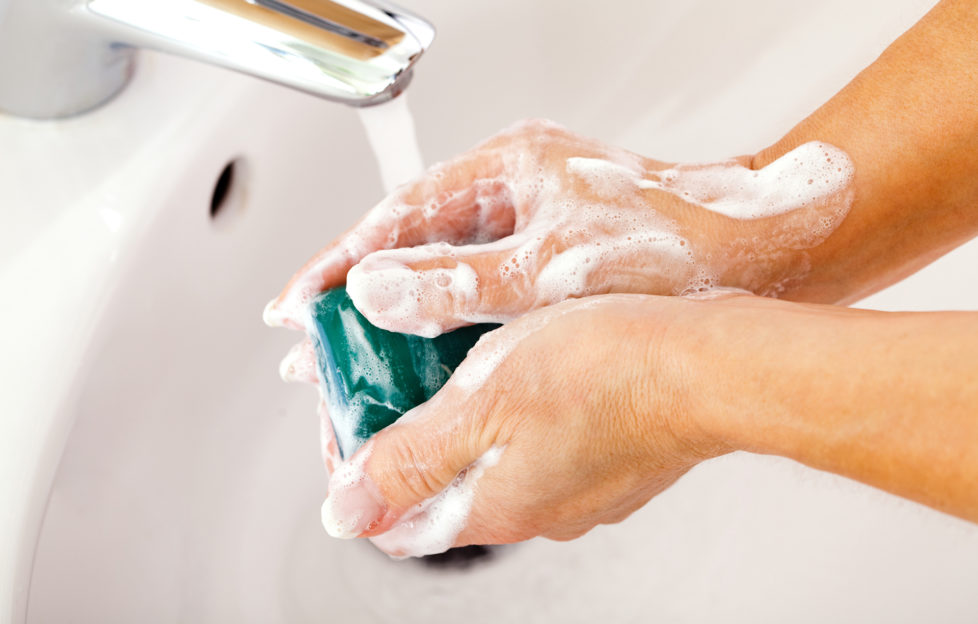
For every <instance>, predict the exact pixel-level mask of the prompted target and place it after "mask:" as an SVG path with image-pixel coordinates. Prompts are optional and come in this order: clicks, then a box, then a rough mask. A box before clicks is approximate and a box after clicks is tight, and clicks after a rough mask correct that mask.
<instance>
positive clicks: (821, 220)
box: [265, 121, 852, 336]
mask: <svg viewBox="0 0 978 624" xmlns="http://www.w3.org/2000/svg"><path fill="white" fill-rule="evenodd" d="M750 161H751V159H750V158H749V157H744V158H740V159H735V160H730V161H727V162H723V163H719V164H714V165H693V166H687V165H682V166H671V165H668V164H666V163H662V162H658V161H654V160H650V159H647V158H643V157H641V156H638V155H636V154H633V153H630V152H627V151H625V150H621V149H617V148H613V147H609V146H607V145H604V144H602V143H600V142H598V141H595V140H591V139H586V138H584V137H581V136H579V135H576V134H574V133H572V132H570V131H568V130H566V129H564V128H561V127H559V126H557V125H556V124H552V123H550V122H544V121H528V122H523V123H521V124H517V125H516V126H514V127H513V128H511V129H509V130H506V131H504V132H502V133H500V134H498V135H496V136H495V137H492V138H491V139H489V140H488V141H486V142H485V143H483V144H481V145H479V146H477V147H476V148H474V149H473V150H471V151H469V152H467V153H465V154H462V155H461V156H459V157H458V158H456V159H454V160H452V161H450V162H448V163H444V164H440V165H436V166H435V167H432V168H431V169H430V170H429V171H428V172H427V173H426V174H425V175H424V176H422V177H421V178H420V179H418V180H416V181H415V182H413V183H410V184H407V185H405V186H403V187H401V188H399V189H398V190H397V191H395V192H394V193H393V194H392V195H391V196H389V197H388V198H386V199H385V200H384V201H382V202H381V203H380V204H379V205H378V206H377V207H375V208H374V209H373V210H371V211H370V212H369V213H368V214H367V215H366V216H365V217H364V219H363V220H362V221H360V222H359V223H358V224H357V225H356V226H354V227H353V228H352V229H351V230H350V231H349V232H347V233H346V234H344V235H343V236H341V237H340V238H339V239H338V240H336V241H334V242H333V243H332V244H331V245H329V246H328V247H326V248H325V249H323V250H322V251H320V252H319V253H318V254H317V255H316V256H315V257H314V258H313V259H312V260H310V261H309V263H307V264H306V266H305V267H303V268H302V269H301V270H300V271H299V272H298V273H297V274H296V275H295V276H294V277H293V278H292V280H291V281H290V282H289V284H288V286H287V287H286V289H285V290H284V291H283V292H282V294H281V295H280V296H279V297H278V298H277V299H276V300H275V301H273V302H272V303H270V304H269V306H268V308H267V309H266V314H265V318H266V322H268V323H269V324H271V325H284V326H289V327H293V328H296V329H303V328H304V313H305V312H304V310H305V307H306V305H307V303H308V302H309V300H310V299H311V298H312V297H314V296H315V295H316V294H317V293H319V292H322V291H323V290H326V289H328V288H331V287H334V286H338V285H341V284H343V283H344V282H346V284H347V289H348V292H349V293H350V296H351V298H352V299H353V301H354V303H355V304H356V306H357V308H358V309H359V310H360V311H361V312H362V313H363V314H364V315H365V316H366V317H367V318H368V319H369V320H370V321H371V322H372V323H374V324H375V325H377V326H379V327H382V328H384V329H389V330H392V331H399V332H405V333H414V334H419V335H424V336H434V335H437V334H439V333H442V332H444V331H447V330H450V329H453V328H455V327H459V326H462V325H467V324H471V323H476V322H506V321H509V320H511V319H513V318H516V317H518V316H519V315H521V314H523V313H525V312H527V311H529V310H533V309H536V308H539V307H543V306H546V305H551V304H554V303H557V302H559V301H562V300H564V299H567V298H571V297H584V296H590V295H596V294H604V293H613V292H633V293H648V294H681V293H686V292H695V291H697V290H704V289H707V288H710V287H715V286H730V287H739V288H745V289H748V290H751V291H753V292H758V293H761V294H777V293H778V292H780V291H781V290H782V289H783V288H785V287H786V285H787V284H789V283H791V281H792V280H797V279H799V278H800V277H801V276H803V275H804V274H805V272H806V271H808V270H809V268H810V262H809V260H808V257H807V255H806V254H805V250H806V249H809V248H811V247H814V246H816V245H818V244H819V243H820V242H821V241H822V240H824V239H825V237H827V236H828V235H829V234H830V233H831V232H832V231H833V230H834V229H835V227H836V226H837V225H838V224H839V222H841V220H842V219H843V218H844V217H845V214H846V212H847V211H848V209H849V205H850V203H851V200H852V190H851V179H852V170H851V164H850V163H849V160H848V158H847V157H846V155H845V153H843V152H841V151H840V150H837V149H835V148H833V147H831V146H828V145H824V144H819V143H808V144H805V145H803V146H801V147H799V148H797V149H795V150H793V151H791V152H789V153H788V154H786V155H785V156H783V157H782V158H780V159H778V160H776V161H774V162H773V163H771V164H769V165H768V166H767V167H765V168H764V169H762V170H759V171H753V170H751V169H750ZM351 269H352V270H351ZM348 273H349V274H348Z"/></svg>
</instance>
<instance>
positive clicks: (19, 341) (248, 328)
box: [0, 0, 978, 623]
mask: <svg viewBox="0 0 978 624" xmlns="http://www.w3.org/2000/svg"><path fill="white" fill-rule="evenodd" d="M408 4H409V5H410V8H412V9H414V10H416V11H417V12H419V13H420V14H422V15H425V16H426V17H427V18H429V19H430V20H431V21H432V22H433V23H435V24H436V25H437V26H438V28H439V38H438V39H437V40H436V42H435V44H434V46H433V48H432V49H431V51H430V52H429V53H428V55H427V56H426V58H425V59H423V60H422V62H421V63H420V65H419V67H418V70H417V72H416V78H415V81H414V84H413V85H412V87H411V88H410V90H409V91H410V93H409V96H410V98H411V104H412V108H413V110H414V111H415V113H416V118H417V125H418V130H419V135H420V138H421V143H422V148H423V151H424V153H425V155H426V157H427V158H428V160H429V161H434V160H440V159H443V158H447V157H448V156H450V155H452V154H453V153H456V152H458V151H460V150H462V149H465V148H467V147H469V146H470V145H472V144H473V143H475V142H476V141H477V140H479V139H481V138H482V137H484V136H486V135H488V134H490V133H492V132H494V131H496V130H497V129H499V128H500V127H502V126H505V125H507V124H509V123H510V122H512V121H513V120H515V119H517V118H520V117H526V116H546V117H551V118H554V119H556V120H558V121H561V122H563V123H564V124H566V125H568V126H570V127H572V128H574V129H576V130H579V131H581V132H584V133H586V134H590V135H593V136H597V137H601V138H603V139H605V140H607V141H609V142H613V143H618V144H620V145H623V146H625V147H628V148H631V149H634V150H636V151H640V152H643V153H647V154H649V155H655V156H657V157H659V158H663V159H676V160H682V159H712V158H719V157H725V156H728V155H732V154H736V153H745V152H748V151H752V150H756V149H758V148H760V147H762V146H764V145H766V144H768V143H770V142H772V141H773V140H774V139H776V138H777V137H778V136H779V135H780V134H781V133H783V132H784V131H786V130H787V129H788V128H789V127H790V126H791V125H792V124H793V123H794V122H795V121H798V120H799V119H800V118H801V117H802V116H804V115H805V114H807V113H808V112H810V111H811V110H812V109H813V108H814V107H815V106H816V105H817V104H818V103H820V102H821V101H823V100H824V99H826V98H827V97H829V96H830V95H831V94H832V93H834V92H835V91H836V90H837V89H838V88H840V87H841V86H842V85H843V84H845V82H847V81H848V79H849V78H851V76H853V75H854V74H855V72H856V71H857V70H858V69H860V68H861V67H863V66H864V65H866V64H867V63H869V62H870V61H872V60H873V59H874V58H875V56H876V55H877V54H878V53H879V52H880V51H881V50H882V49H883V47H885V45H886V43H887V42H889V41H890V40H892V39H893V38H895V37H896V36H897V35H898V34H899V33H900V32H902V31H903V30H904V29H905V28H907V27H908V26H909V25H910V24H912V23H913V22H914V21H916V19H918V18H919V17H920V16H921V15H922V14H923V13H924V12H925V11H926V9H927V8H928V6H929V5H930V4H931V2H929V1H927V0H900V1H899V2H896V1H894V0H865V1H864V2H861V3H858V5H857V6H854V5H853V3H851V2H849V1H848V0H829V1H826V2H822V3H811V2H808V1H806V0H785V1H782V2H769V1H765V0H744V1H743V2H739V3H727V2H721V1H720V0H695V1H694V0H687V1H685V2H682V3H677V2H664V1H661V0H620V1H619V2H617V3H613V4H610V5H609V4H608V3H603V2H597V1H594V2H574V3H568V2H561V1H558V0H547V1H538V2H533V3H527V2H517V1H516V0H512V1H507V2H496V3H490V4H474V3H454V2H447V1H444V0H442V1H438V0H423V1H422V0H418V1H413V2H409V3H408ZM232 161H237V165H236V167H235V179H234V182H233V183H232V185H231V190H230V192H229V195H228V198H227V202H226V205H225V206H224V207H223V208H222V209H221V210H220V211H219V212H218V214H217V216H216V218H213V219H212V218H211V215H210V202H211V197H212V192H213V189H214V186H215V182H216V180H217V178H218V176H219V174H220V173H221V171H222V169H223V168H224V167H225V165H226V164H228V163H229V162H232ZM381 194H382V193H381V190H380V184H379V177H378V174H377V173H376V170H375V166H374V162H373V157H372V155H371V154H370V153H369V151H368V149H367V146H366V142H365V140H364V139H363V133H362V130H361V128H360V126H359V123H358V121H357V118H356V114H355V113H354V111H352V110H350V109H347V108H343V107H340V106H338V105H334V104H329V103H324V102H319V101H316V100H314V99H312V98H310V97H308V96H305V95H301V94H298V93H293V92H290V91H287V90H285V89H282V88H279V87H276V86H274V85H270V84H266V83H262V82H259V81H256V80H253V79H250V78H246V77H242V76H238V75H234V74H231V73H229V72H226V71H222V70H217V69H213V68H208V67H204V66H201V65H197V64H194V63H190V62H187V61H182V60H177V59H173V58H169V57H164V56H159V55H154V54H149V53H147V54H143V55H142V57H141V59H140V66H139V71H138V74H137V76H136V78H135V80H134V82H133V84H132V85H130V86H129V88H128V89H127V90H126V91H125V92H124V93H123V94H122V95H121V96H120V97H119V98H117V99H116V100H114V101H113V102H111V103H110V104H109V105H108V106H106V107H104V108H102V109H101V110H99V111H96V112H95V113H92V114H90V115H87V116H83V117H79V118H77V119H74V120H70V121H63V122H44V123H39V122H25V121H22V120H16V119H11V118H4V117H2V116H0V210H2V213H0V215H2V217H0V224H2V226H0V288H2V292H3V293H4V305H3V307H2V309H0V345H2V350H0V353H3V355H2V356H0V374H2V377H0V378H2V379H3V380H4V381H3V385H2V388H3V391H2V395H0V497H2V500H4V501H5V506H6V507H7V509H5V510H4V512H2V513H0V566H2V567H0V622H21V621H24V620H25V619H26V621H29V622H42V623H47V622H103V623H104V622H232V621H233V622H261V623H269V622H307V621H308V622H321V621H340V622H342V621H352V622H367V621H369V622H395V621H396V622H399V623H400V622H437V621H446V622H449V621H520V622H532V621H541V622H552V621H592V620H594V619H595V618H600V619H599V620H598V621H612V622H619V621H710V620H716V619H721V618H723V619H729V620H734V621H741V620H743V621H760V622H764V621H768V622H783V621H791V622H825V621H839V620H845V621H860V620H870V621H884V620H885V621H889V622H919V621H941V622H974V621H976V620H978V592H975V590H974V588H975V587H978V563H976V562H978V527H976V526H974V525H970V524H967V523H965V522H961V521H958V520H955V519H953V518H949V517H947V516H944V515H942V514H939V513H937V512H934V511H931V510H929V509H926V508H923V507H920V506H917V505H914V504H912V503H908V502H905V501H901V500H899V499H896V498H894V497H891V496H888V495H886V494H883V493H880V492H877V491H875V490H872V489H870V488H866V487H863V486H860V485H857V484H854V483H851V482H848V481H846V480H844V479H840V478H836V477H834V476H831V475H826V474H823V473H819V472H816V471H813V470H809V469H806V468H804V467H801V466H798V465H796V464H793V463H792V462H789V461H785V460H780V459H777V458H765V457H756V456H749V455H743V454H740V455H735V456H730V457H727V458H723V459H720V460H717V461H714V462H710V463H707V464H705V465H703V466H701V467H699V468H697V469H696V470H694V471H693V472H692V473H691V474H689V475H688V476H687V477H685V478H684V479H682V480H681V481H680V483H679V484H677V485H676V486H675V487H673V488H672V489H671V490H669V491H668V492H666V493H665V494H664V495H662V496H660V497H659V498H657V499H656V500H654V501H653V502H652V503H651V504H649V505H648V506H647V507H646V508H644V509H643V510H641V511H640V512H639V513H637V514H635V515H634V516H633V517H632V518H630V519H629V520H628V521H626V522H625V523H623V524H621V525H617V526H606V527H599V528H598V529H596V530H595V531H593V532H592V533H590V534H589V535H587V536H586V537H584V538H582V539H580V540H577V541H575V542H571V543H554V542H548V541H544V540H536V541H533V542H530V543H525V544H520V545H515V546H512V547H506V548H503V549H500V550H497V551H495V556H494V557H492V558H490V559H489V560H483V561H479V562H476V563H475V564H474V565H473V566H472V567H470V568H469V569H467V570H458V569H436V568H431V567H426V566H425V565H423V564H422V563H419V562H418V561H404V562H394V561H390V560H388V559H387V558H386V557H385V556H383V555H381V554H379V553H378V552H377V551H375V550H374V549H373V548H372V547H371V546H370V545H369V544H367V543H361V542H343V541H337V540H333V539H331V538H329V537H328V536H326V534H325V533H324V532H323V531H322V529H321V527H320V525H319V505H320V503H321V501H322V498H323V496H324V486H325V476H324V474H323V470H322V467H321V461H320V454H319V448H318V444H319V442H318V421H317V417H316V414H315V410H314V407H315V393H314V392H313V391H312V390H307V389H305V388H298V387H295V386H286V385H284V384H282V383H281V382H280V381H279V379H278V377H277V374H276V373H277V363H278V361H279V359H280V358H281V356H282V355H284V353H285V351H286V349H287V347H288V346H289V345H290V344H291V342H293V341H294V340H295V339H296V338H297V337H296V336H295V335H290V334H289V333H287V332H282V331H273V330H269V329H267V328H265V327H264V326H263V325H262V324H261V320H260V319H261V311H262V307H263V305H264V303H265V302H266V301H267V300H268V299H269V298H270V297H271V296H272V295H274V294H275V293H276V292H277V291H278V289H279V288H280V287H281V286H282V284H283V282H284V280H285V279H286V278H287V277H288V276H289V275H290V274H291V272H292V270H293V269H295V268H296V267H297V266H299V265H300V264H301V263H302V262H303V261H304V260H305V259H306V258H307V257H308V256H309V255H311V253H312V252H314V251H315V250H316V249H317V248H318V247H320V246H321V245H322V244H324V243H325V242H327V241H329V240H330V239H331V238H332V237H333V236H335V235H336V234H337V233H339V232H340V231H342V230H343V229H345V228H346V227H347V226H349V225H350V224H351V223H352V222H353V221H354V220H355V219H356V217H357V216H358V215H359V214H361V213H362V212H363V211H364V210H365V209H366V208H368V207H369V206H370V205H372V204H373V203H374V202H375V201H377V200H378V199H379V198H380V196H381ZM975 279H978V245H975V244H972V245H970V246H966V247H964V248H962V249H960V250H958V251H956V252H954V253H953V254H951V255H949V256H947V257H946V258H944V259H942V260H941V261H939V262H938V263H936V264H934V265H932V266H931V267H929V268H927V269H925V270H924V271H922V272H921V273H919V274H918V275H916V276H914V277H913V278H911V279H910V280H908V281H907V282H905V283H904V284H902V285H900V286H897V287H895V288H893V289H890V290H889V291H886V292H884V293H881V294H880V295H878V296H877V297H875V298H874V299H872V300H870V301H867V302H865V303H864V305H866V306H875V307H885V308H890V309H928V308H930V309H938V308H948V307H955V308H965V309H978V295H976V294H974V293H973V292H966V291H965V289H963V288H961V287H960V286H959V285H960V284H963V283H968V281H969V280H972V281H973V280H975ZM6 501H9V504H8V503H6Z"/></svg>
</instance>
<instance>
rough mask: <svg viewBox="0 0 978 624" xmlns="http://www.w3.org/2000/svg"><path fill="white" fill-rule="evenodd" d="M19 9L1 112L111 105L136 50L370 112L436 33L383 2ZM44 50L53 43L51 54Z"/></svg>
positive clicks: (189, 0) (64, 112)
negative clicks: (238, 73) (242, 75)
mask: <svg viewBox="0 0 978 624" xmlns="http://www.w3.org/2000/svg"><path fill="white" fill-rule="evenodd" d="M10 2H11V6H10V7H9V8H8V14H7V15H6V17H5V18H4V20H3V22H2V23H0V109H2V110H5V111H7V112H11V113H14V114H18V115H23V116H28V117H39V118H51V117H64V116H68V115H73V114H77V113H80V112H83V111H85V110H88V109H91V108H94V107H95V106H98V105H99V104H101V103H102V102H104V101H106V100H107V99H109V98H110V97H112V95H114V94H115V93H116V92H118V91H119V90H120V89H121V88H122V87H123V86H124V85H125V83H126V82H127V80H128V77H129V76H130V74H131V72H132V67H133V63H134V62H135V53H134V51H135V50H136V49H137V48H149V49H155V50H160V51H163V52H169V53H173V54H178V55H182V56H186V57H189V58H193V59H196V60H200V61H204V62H207V63H211V64H214V65H220V66H222V67H227V68H230V69H234V70H238V71H241V72H244V73H246V74H251V75H253V76H257V77H259V78H263V79H266V80H270V81H273V82H277V83H280V84H283V85H286V86H289V87H292V88H295V89H299V90H301V91H304V92H306V93H310V94H313V95H316V96H319V97H323V98H326V99H329V100H334V101H338V102H343V103H346V104H350V105H353V106H369V105H372V104H378V103H381V102H385V101H387V100H390V99H391V98H393V97H396V96H397V95H398V94H399V93H400V92H401V91H402V90H403V89H404V88H405V87H406V85H407V83H408V82H409V81H410V78H411V70H412V67H413V66H414V64H415V63H416V62H417V60H418V59H419V58H420V57H421V55H422V54H423V53H424V51H425V50H426V49H427V48H428V46H430V45H431V42H432V40H433V39H434V34H435V31H434V28H433V27H432V25H431V24H430V23H428V22H427V21H426V20H424V19H423V18H421V17H419V16H417V15H414V14H412V13H410V12H408V11H405V10H403V9H400V8H397V7H395V6H393V5H390V4H387V3H386V2H385V1H384V0H70V1H68V2H66V1H65V0H10ZM25 33H27V34H26V35H25ZM8 35H9V36H8ZM18 40H20V41H18ZM30 41H33V42H34V43H33V44H31V43H30ZM37 41H45V42H46V45H45V50H43V51H41V53H40V54H38V46H37V43H36V42H37ZM19 44H23V45H25V46H26V47H20V45H19Z"/></svg>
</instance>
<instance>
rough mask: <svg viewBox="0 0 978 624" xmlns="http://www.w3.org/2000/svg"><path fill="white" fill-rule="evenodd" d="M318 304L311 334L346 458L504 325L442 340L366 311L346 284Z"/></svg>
mask: <svg viewBox="0 0 978 624" xmlns="http://www.w3.org/2000/svg"><path fill="white" fill-rule="evenodd" d="M311 305H312V326H311V327H310V329H309V335H310V338H311V339H312V342H313V346H314V348H315V350H316V358H317V360H318V365H319V372H320V378H321V379H322V382H323V384H324V386H325V388H324V390H325V396H326V401H327V406H328V407H329V415H330V420H331V421H332V424H333V431H334V432H335V433H336V442H337V444H338V445H339V449H340V455H341V456H342V457H343V458H347V457H349V456H350V455H352V454H353V452H354V451H356V450H357V449H358V448H360V445H361V444H363V443H364V442H366V441H367V439H369V438H370V436H372V435H373V434H375V433H377V432H378V431H380V430H381V429H383V428H384V427H386V426H388V425H390V424H391V423H393V422H394V421H395V420H397V419H398V418H400V417H401V415H402V414H404V413H405V412H407V411H408V410H410V409H411V408H413V407H415V406H417V405H420V404H421V403H424V402H425V401H427V400H428V399H430V398H431V397H432V396H434V394H435V393H436V392H437V391H438V389H439V388H441V387H442V386H443V385H445V382H446V381H448V378H449V377H450V376H451V374H452V371H454V370H455V368H456V367H457V366H458V365H459V364H461V363H462V360H463V359H465V355H466V354H467V353H468V352H469V349H471V348H472V346H473V345H474V344H475V343H476V341H478V340H479V337H480V336H481V335H482V334H484V333H486V332H487V331H491V330H493V329H495V328H497V327H499V325H491V324H482V325H473V326H471V327H463V328H461V329H456V330H455V331H453V332H449V333H447V334H442V335H441V336H438V337H437V338H422V337H420V336H412V335H410V334H398V333H394V332H389V331H386V330H383V329H380V328H378V327H376V326H374V325H372V324H371V323H370V321H368V320H367V319H366V318H365V317H364V316H363V315H362V314H360V312H359V311H358V310H357V309H356V307H354V305H353V302H352V301H351V300H350V297H349V295H347V294H346V289H345V288H334V289H333V290H328V291H326V292H324V293H323V294H321V295H319V296H318V297H317V298H316V299H315V300H313V302H312V304H311Z"/></svg>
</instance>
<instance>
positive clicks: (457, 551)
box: [418, 546, 503, 570]
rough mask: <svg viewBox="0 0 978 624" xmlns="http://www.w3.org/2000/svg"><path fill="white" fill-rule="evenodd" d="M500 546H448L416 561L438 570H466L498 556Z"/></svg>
mask: <svg viewBox="0 0 978 624" xmlns="http://www.w3.org/2000/svg"><path fill="white" fill-rule="evenodd" d="M502 548H503V547H502V546H462V547H460V548H450V549H448V550H446V551H445V552H443V553H440V554H437V555H428V556H426V557H421V558H420V559H418V561H419V562H420V563H421V565H423V566H425V567H427V568H433V569H439V570H466V569H468V568H471V567H473V566H476V565H483V564H486V563H489V562H490V561H493V560H494V559H496V558H497V557H498V556H499V551H500V550H501V549H502Z"/></svg>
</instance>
